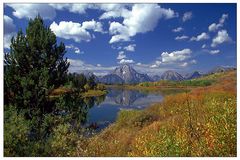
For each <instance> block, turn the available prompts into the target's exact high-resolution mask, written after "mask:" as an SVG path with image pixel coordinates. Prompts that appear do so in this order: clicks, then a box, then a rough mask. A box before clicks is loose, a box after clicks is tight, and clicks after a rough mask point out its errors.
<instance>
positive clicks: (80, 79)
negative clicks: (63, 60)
mask: <svg viewBox="0 0 240 160" xmlns="http://www.w3.org/2000/svg"><path fill="white" fill-rule="evenodd" d="M65 85H66V86H69V87H71V88H74V89H76V90H78V91H80V92H86V91H88V90H105V89H106V88H105V86H104V85H102V84H98V83H97V80H96V78H95V76H94V75H91V76H89V77H86V76H85V75H84V74H83V73H82V74H77V73H69V74H68V75H67V83H66V84H65Z"/></svg>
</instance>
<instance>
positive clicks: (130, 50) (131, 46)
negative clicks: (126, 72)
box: [124, 44, 136, 52]
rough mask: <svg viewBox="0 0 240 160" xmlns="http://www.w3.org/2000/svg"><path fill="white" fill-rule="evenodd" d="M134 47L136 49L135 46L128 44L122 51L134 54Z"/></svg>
mask: <svg viewBox="0 0 240 160" xmlns="http://www.w3.org/2000/svg"><path fill="white" fill-rule="evenodd" d="M135 47H136V44H130V45H128V46H126V47H124V49H125V50H126V51H129V52H134V51H135Z"/></svg>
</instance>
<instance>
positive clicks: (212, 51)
mask: <svg viewBox="0 0 240 160" xmlns="http://www.w3.org/2000/svg"><path fill="white" fill-rule="evenodd" d="M209 53H210V54H218V53H220V50H210V51H209Z"/></svg>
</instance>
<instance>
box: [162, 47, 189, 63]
mask: <svg viewBox="0 0 240 160" xmlns="http://www.w3.org/2000/svg"><path fill="white" fill-rule="evenodd" d="M191 53H192V51H191V50H190V49H188V48H187V49H183V50H180V51H173V52H171V53H168V52H163V53H162V54H161V59H162V62H163V63H172V62H178V61H184V60H186V59H188V58H190V57H191Z"/></svg>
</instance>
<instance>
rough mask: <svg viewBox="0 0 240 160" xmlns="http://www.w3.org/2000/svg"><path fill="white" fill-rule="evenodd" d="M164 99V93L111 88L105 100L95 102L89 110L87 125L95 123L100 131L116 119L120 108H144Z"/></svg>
mask: <svg viewBox="0 0 240 160" xmlns="http://www.w3.org/2000/svg"><path fill="white" fill-rule="evenodd" d="M162 100H163V95H161V94H160V93H145V92H140V91H138V90H126V89H115V88H114V89H113V88H110V89H108V94H107V95H106V97H105V99H104V101H103V102H102V103H100V104H95V105H94V106H93V107H92V108H91V109H90V110H89V111H88V114H87V122H86V125H88V126H89V125H94V126H96V128H97V131H100V130H101V129H103V128H105V127H107V126H108V125H109V124H111V123H113V122H114V121H115V120H116V118H117V114H118V112H119V111H120V110H122V109H128V110H129V109H137V110H139V109H144V108H146V107H149V106H150V105H151V104H153V103H156V102H161V101H162Z"/></svg>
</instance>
